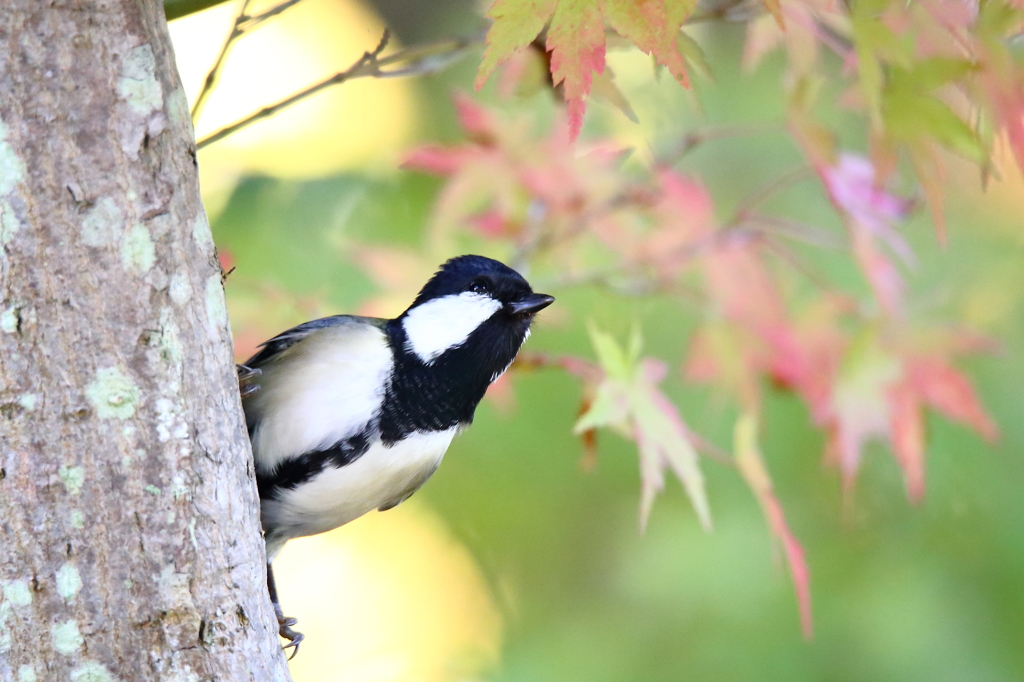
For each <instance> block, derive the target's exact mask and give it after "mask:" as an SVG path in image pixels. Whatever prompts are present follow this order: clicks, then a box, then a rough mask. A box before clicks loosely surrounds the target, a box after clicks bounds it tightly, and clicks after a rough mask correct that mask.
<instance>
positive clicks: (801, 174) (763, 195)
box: [727, 164, 814, 225]
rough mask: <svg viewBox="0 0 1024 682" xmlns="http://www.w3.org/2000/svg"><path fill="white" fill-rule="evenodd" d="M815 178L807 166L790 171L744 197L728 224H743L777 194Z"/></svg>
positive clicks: (812, 170) (812, 171)
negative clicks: (755, 210) (756, 209)
mask: <svg viewBox="0 0 1024 682" xmlns="http://www.w3.org/2000/svg"><path fill="white" fill-rule="evenodd" d="M813 177H814V169H813V168H811V167H810V166H809V165H807V164H801V165H799V166H797V167H796V168H791V169H789V170H788V171H786V172H785V173H782V174H781V175H779V176H777V177H775V179H773V180H771V181H769V182H767V183H765V184H764V185H761V186H760V187H758V188H757V189H756V190H754V191H753V192H751V193H750V194H748V195H747V196H746V197H744V198H743V200H742V201H741V202H740V203H739V205H738V206H737V207H736V210H735V211H733V218H732V220H730V221H729V223H727V224H728V225H738V224H740V223H742V222H743V221H744V220H746V218H747V217H748V216H749V215H750V214H751V213H752V212H753V210H754V209H755V208H757V207H758V206H760V205H761V204H763V203H764V202H766V201H768V200H769V199H772V198H774V197H775V196H776V195H777V194H779V193H780V192H782V191H784V190H786V189H789V188H790V187H792V186H793V185H795V184H797V183H798V182H803V181H804V180H809V179H811V178H813Z"/></svg>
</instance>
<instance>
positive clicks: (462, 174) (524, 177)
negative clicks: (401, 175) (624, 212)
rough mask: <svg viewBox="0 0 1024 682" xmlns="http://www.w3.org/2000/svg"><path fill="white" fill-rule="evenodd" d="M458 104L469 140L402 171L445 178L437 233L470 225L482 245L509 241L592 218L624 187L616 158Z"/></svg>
mask: <svg viewBox="0 0 1024 682" xmlns="http://www.w3.org/2000/svg"><path fill="white" fill-rule="evenodd" d="M455 103H456V107H457V109H458V112H459V118H460V121H461V122H462V126H463V128H464V129H465V130H466V131H467V137H468V139H467V140H466V141H465V142H464V143H462V144H459V145H456V146H450V147H439V146H436V145H428V146H425V147H421V148H419V149H417V150H414V151H413V152H411V153H410V154H408V155H407V156H406V160H405V164H404V165H405V167H406V168H414V169H419V170H423V171H426V172H430V173H435V174H438V175H443V176H447V177H448V178H449V180H448V183H447V184H446V185H445V188H444V190H443V191H442V192H441V195H440V197H439V199H438V201H437V203H436V205H435V208H434V216H433V222H434V224H435V226H436V227H439V228H450V227H452V226H454V225H459V224H468V225H470V226H472V227H474V228H476V230H477V231H478V232H480V233H481V234H483V235H484V236H486V237H490V238H498V237H506V238H507V237H511V238H513V239H514V238H517V237H521V236H524V235H525V233H526V232H527V231H528V228H529V226H530V225H531V224H535V223H536V222H538V221H541V220H543V221H545V223H546V224H547V225H548V226H551V227H552V229H554V228H556V227H557V226H558V225H560V224H563V223H568V222H571V221H574V220H577V219H578V218H579V217H580V216H582V215H587V214H590V213H592V212H593V209H595V208H596V207H600V206H603V205H605V204H607V203H608V201H609V200H610V198H611V197H612V196H613V195H614V194H615V193H616V192H617V191H619V189H620V188H621V186H622V184H623V183H622V179H621V177H620V176H619V174H618V172H617V170H616V167H617V160H618V154H617V150H611V149H606V148H603V147H600V146H598V147H594V148H589V149H584V150H579V149H577V148H576V146H575V145H573V144H571V143H570V142H569V140H568V137H567V136H566V135H565V132H564V127H559V126H556V127H555V129H554V130H553V131H552V133H551V135H549V136H548V137H546V138H545V137H537V136H536V135H535V134H534V133H533V132H532V130H531V128H530V126H529V125H527V124H528V123H529V121H523V120H516V121H512V122H509V121H507V120H504V119H502V118H499V117H498V116H497V115H494V114H493V113H492V112H490V111H488V110H487V109H485V108H483V107H481V106H479V105H478V104H476V103H474V102H472V101H471V100H470V99H469V98H468V97H466V96H464V95H457V96H456V98H455ZM561 125H562V126H564V125H565V124H564V121H563V122H561ZM526 238H528V235H526Z"/></svg>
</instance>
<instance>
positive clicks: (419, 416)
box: [380, 313, 530, 445]
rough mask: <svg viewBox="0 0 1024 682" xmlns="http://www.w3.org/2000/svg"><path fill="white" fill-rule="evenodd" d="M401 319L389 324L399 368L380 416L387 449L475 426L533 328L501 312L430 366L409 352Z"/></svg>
mask: <svg viewBox="0 0 1024 682" xmlns="http://www.w3.org/2000/svg"><path fill="white" fill-rule="evenodd" d="M401 320H402V318H398V319H395V320H391V321H389V322H388V325H387V335H388V342H389V343H390V345H391V351H392V353H394V357H395V367H394V372H393V374H392V376H391V381H390V382H389V384H388V387H387V391H386V393H385V396H384V404H383V406H382V408H381V414H380V434H381V440H382V441H383V443H384V444H385V445H391V444H393V443H395V442H397V441H399V440H402V439H403V438H405V437H406V436H408V435H409V434H411V433H414V432H417V431H447V430H448V429H451V428H453V427H455V426H459V425H462V426H465V425H468V424H470V423H471V422H472V421H473V412H474V411H475V410H476V406H477V404H479V402H480V400H481V399H482V398H483V397H484V393H485V392H486V391H487V387H488V386H490V384H491V382H492V381H493V380H494V378H496V376H497V375H498V374H500V373H501V372H503V371H504V370H505V369H506V368H507V367H508V366H509V365H510V364H511V363H512V360H514V359H515V357H516V353H518V352H519V347H520V346H522V344H523V341H524V340H525V339H526V332H527V330H528V329H529V328H530V320H529V319H525V318H514V317H510V316H506V315H503V314H502V313H498V314H496V315H495V316H494V317H492V318H491V319H489V320H487V321H486V322H484V323H483V324H481V325H480V326H479V327H478V328H477V329H475V330H474V331H473V333H471V334H470V335H469V337H468V338H467V339H466V341H465V343H463V344H461V345H460V346H456V347H455V348H451V349H449V350H447V351H445V352H444V353H442V354H441V355H439V356H437V357H436V358H435V359H434V361H433V362H431V363H430V364H426V363H424V362H423V361H422V360H421V359H420V357H419V356H417V355H416V354H415V353H413V352H412V351H410V350H408V349H407V348H406V334H405V329H404V327H403V326H402V321H401Z"/></svg>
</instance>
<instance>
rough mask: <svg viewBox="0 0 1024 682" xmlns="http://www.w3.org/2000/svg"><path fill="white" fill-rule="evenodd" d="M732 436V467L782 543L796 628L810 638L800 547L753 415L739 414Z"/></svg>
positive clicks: (804, 567)
mask: <svg viewBox="0 0 1024 682" xmlns="http://www.w3.org/2000/svg"><path fill="white" fill-rule="evenodd" d="M733 439H734V448H735V456H736V466H737V468H738V469H739V470H740V474H742V476H743V478H744V480H746V482H747V485H748V486H750V489H751V491H753V493H754V497H756V498H757V502H758V504H760V505H761V511H762V512H763V513H764V516H765V519H766V520H767V521H768V527H769V528H770V529H771V532H772V533H774V534H775V536H776V537H777V538H778V539H779V541H780V542H781V543H782V549H783V552H784V553H785V556H786V564H787V565H788V566H789V573H790V575H791V576H792V578H793V586H794V587H795V588H796V596H797V602H798V604H799V605H800V627H801V630H803V633H804V637H806V638H808V639H810V638H811V636H812V634H813V632H814V629H813V624H812V619H811V587H810V571H808V570H807V562H806V560H805V559H804V549H803V547H802V546H801V545H800V542H799V541H798V540H797V539H796V536H794V535H793V532H792V531H791V530H790V529H789V524H788V523H786V516H785V513H784V512H783V510H782V505H781V504H780V503H779V499H778V497H776V495H775V490H774V486H773V485H772V480H771V477H770V476H769V475H768V469H767V468H766V467H765V465H764V459H763V458H762V456H761V451H760V448H758V446H757V417H756V416H755V415H753V414H752V413H749V412H744V413H743V414H741V415H740V417H739V418H738V419H737V420H736V426H735V428H734V430H733Z"/></svg>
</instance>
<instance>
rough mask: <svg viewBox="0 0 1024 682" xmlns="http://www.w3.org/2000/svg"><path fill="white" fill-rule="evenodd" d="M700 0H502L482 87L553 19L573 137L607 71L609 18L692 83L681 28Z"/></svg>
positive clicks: (553, 44)
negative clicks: (599, 77)
mask: <svg viewBox="0 0 1024 682" xmlns="http://www.w3.org/2000/svg"><path fill="white" fill-rule="evenodd" d="M769 4H771V3H769ZM776 4H777V3H776ZM696 5H697V1H696V0H643V1H642V2H637V1H636V0H525V1H524V0H496V2H495V3H494V4H493V5H492V6H491V8H490V10H488V12H487V16H488V17H490V18H491V19H492V20H493V23H492V24H491V28H490V30H488V32H487V47H486V48H485V50H484V56H483V60H482V61H481V63H480V69H479V71H478V72H477V77H476V88H477V89H480V88H481V87H482V86H483V84H484V82H485V81H486V80H487V79H488V78H489V77H490V75H491V74H492V73H493V72H494V69H495V68H497V67H498V66H499V65H500V64H502V63H503V62H505V61H507V60H508V59H509V58H511V57H512V56H513V55H514V54H516V53H517V52H519V51H520V50H522V49H523V48H525V47H526V46H527V45H529V44H530V43H532V42H533V41H534V39H535V38H536V37H537V36H538V35H539V34H540V32H541V31H542V30H543V29H544V26H545V25H547V26H548V28H547V40H546V49H547V51H548V52H550V53H551V77H552V82H553V84H554V85H555V86H558V85H561V86H562V90H563V96H564V98H565V102H566V107H567V111H568V119H569V139H570V141H571V140H575V139H576V138H577V137H578V136H579V132H580V128H581V127H582V125H583V114H584V111H585V110H586V105H587V98H588V97H589V95H590V91H591V85H592V82H593V77H594V74H598V75H600V74H602V73H603V72H604V68H605V47H606V39H605V24H606V23H607V24H608V25H609V26H611V28H612V29H614V30H615V31H616V32H617V33H618V34H619V35H621V36H623V37H624V38H627V39H628V40H631V41H632V42H633V43H634V44H636V46H637V47H639V48H640V49H641V50H642V51H643V52H645V53H647V54H650V55H651V56H652V57H654V60H655V62H656V63H658V64H660V65H662V66H664V67H666V68H667V69H668V70H669V72H670V73H671V74H672V75H673V76H674V77H675V78H676V79H677V80H678V81H679V82H680V83H682V84H683V85H684V86H688V85H689V80H688V77H687V74H686V60H685V58H684V55H683V53H682V52H681V51H680V44H679V31H680V28H681V27H682V25H683V23H684V22H685V21H686V20H687V19H688V18H689V16H690V15H691V14H692V13H693V10H694V8H695V7H696Z"/></svg>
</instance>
